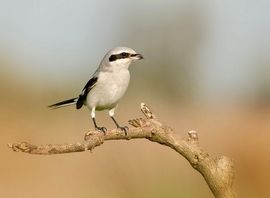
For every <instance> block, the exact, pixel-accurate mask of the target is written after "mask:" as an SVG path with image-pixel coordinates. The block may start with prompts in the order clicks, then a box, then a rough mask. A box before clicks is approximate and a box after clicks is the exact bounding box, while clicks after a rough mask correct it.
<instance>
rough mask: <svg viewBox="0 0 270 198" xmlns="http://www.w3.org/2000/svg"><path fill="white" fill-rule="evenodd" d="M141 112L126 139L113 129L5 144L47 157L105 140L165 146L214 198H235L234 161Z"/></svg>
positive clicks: (90, 147)
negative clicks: (77, 138)
mask: <svg viewBox="0 0 270 198" xmlns="http://www.w3.org/2000/svg"><path fill="white" fill-rule="evenodd" d="M141 111H142V112H143V114H144V116H145V118H138V119H133V120H129V124H130V125H132V126H133V127H132V128H131V129H129V131H128V135H127V136H125V134H124V133H123V132H121V131H119V130H116V129H113V130H110V131H107V132H106V134H105V135H104V134H103V133H100V132H98V131H88V132H87V133H86V134H85V137H84V141H82V142H78V143H71V144H56V145H52V144H47V145H33V144H30V143H27V142H17V143H13V144H8V146H9V147H10V148H11V149H13V151H20V152H25V153H29V154H41V155H50V154H63V153H72V152H82V151H87V150H90V151H91V150H93V149H94V148H95V147H97V146H100V145H101V144H103V143H104V141H108V140H124V139H125V140H130V139H136V138H146V139H148V140H150V141H152V142H156V143H159V144H162V145H165V146H168V147H170V148H172V149H173V150H175V151H176V152H177V153H179V154H180V155H182V156H183V157H185V158H186V159H187V160H188V161H189V163H190V164H191V166H192V167H193V168H194V169H195V170H197V171H198V172H199V173H201V175H202V176H203V177H204V179H205V181H206V183H207V184H208V186H209V188H210V189H211V191H212V193H213V194H214V196H215V197H217V198H231V197H232V198H234V197H236V193H235V191H234V188H233V180H234V169H233V162H232V160H231V159H230V158H228V157H226V156H218V157H212V156H210V155H209V154H208V153H207V152H205V151H204V150H203V149H202V147H200V146H199V139H198V134H197V132H196V131H189V132H188V138H186V139H184V138H181V137H180V136H179V135H177V134H176V133H174V132H173V130H172V129H171V128H170V127H168V126H166V125H164V124H162V123H161V122H160V121H159V120H158V119H157V118H156V116H155V115H154V114H153V113H152V112H151V110H150V109H149V108H148V107H147V106H146V105H145V104H144V103H142V104H141Z"/></svg>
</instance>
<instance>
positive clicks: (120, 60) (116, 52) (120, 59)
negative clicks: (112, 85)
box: [101, 47, 143, 69]
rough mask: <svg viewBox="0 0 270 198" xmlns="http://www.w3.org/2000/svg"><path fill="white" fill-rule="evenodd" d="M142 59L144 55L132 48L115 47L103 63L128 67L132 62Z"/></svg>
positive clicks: (116, 66)
mask: <svg viewBox="0 0 270 198" xmlns="http://www.w3.org/2000/svg"><path fill="white" fill-rule="evenodd" d="M140 59H143V56H142V55H141V54H138V53H137V52H135V51H134V50H133V49H131V48H128V47H115V48H113V49H111V50H110V51H109V52H108V53H107V54H106V55H105V57H104V59H103V60H102V63H101V64H104V63H105V64H104V65H107V66H112V67H114V68H119V69H121V68H128V67H129V65H130V64H131V63H132V62H134V61H136V60H140Z"/></svg>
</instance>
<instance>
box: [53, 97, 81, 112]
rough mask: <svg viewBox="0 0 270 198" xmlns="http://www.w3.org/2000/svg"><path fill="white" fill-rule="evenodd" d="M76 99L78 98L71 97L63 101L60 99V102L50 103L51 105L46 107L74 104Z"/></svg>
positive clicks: (54, 107)
mask: <svg viewBox="0 0 270 198" xmlns="http://www.w3.org/2000/svg"><path fill="white" fill-rule="evenodd" d="M77 100H78V98H72V99H69V100H65V101H62V102H58V103H55V104H52V105H50V106H48V107H49V108H51V109H57V108H61V107H65V106H69V105H73V104H76V103H77Z"/></svg>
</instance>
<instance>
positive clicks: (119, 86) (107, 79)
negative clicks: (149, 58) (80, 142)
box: [48, 47, 143, 135]
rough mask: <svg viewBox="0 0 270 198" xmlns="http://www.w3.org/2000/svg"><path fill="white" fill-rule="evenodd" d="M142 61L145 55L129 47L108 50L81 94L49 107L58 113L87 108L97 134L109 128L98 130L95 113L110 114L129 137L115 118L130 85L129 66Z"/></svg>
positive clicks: (99, 127) (117, 125) (124, 129)
mask: <svg viewBox="0 0 270 198" xmlns="http://www.w3.org/2000/svg"><path fill="white" fill-rule="evenodd" d="M141 59H143V56H142V54H139V53H137V52H136V51H135V50H133V49H131V48H128V47H114V48H112V49H111V50H109V51H108V52H107V53H106V54H105V56H104V57H103V59H102V61H101V62H100V64H99V67H98V68H97V70H96V71H95V72H94V74H93V75H92V76H91V78H90V80H89V81H88V82H87V83H86V85H85V86H84V88H83V90H82V92H81V94H80V95H79V96H78V97H76V98H72V99H68V100H64V101H61V102H58V103H55V104H52V105H50V106H48V107H49V108H50V109H58V108H61V107H66V106H70V105H76V109H81V108H82V106H86V107H87V108H88V109H89V110H90V112H91V118H92V121H93V124H94V127H95V130H98V131H100V132H103V133H104V134H105V133H106V131H107V128H106V127H103V126H98V125H97V122H96V111H103V110H108V114H109V116H110V117H111V119H112V121H113V122H114V124H115V125H116V127H117V128H118V129H120V130H121V131H123V132H124V133H125V135H127V131H128V127H127V126H120V125H119V124H118V122H117V121H116V119H115V118H114V114H115V109H116V108H117V106H118V103H119V100H120V99H121V98H122V97H123V96H124V94H125V92H126V90H127V88H128V85H129V81H130V72H129V66H130V64H131V63H133V62H135V61H137V60H141Z"/></svg>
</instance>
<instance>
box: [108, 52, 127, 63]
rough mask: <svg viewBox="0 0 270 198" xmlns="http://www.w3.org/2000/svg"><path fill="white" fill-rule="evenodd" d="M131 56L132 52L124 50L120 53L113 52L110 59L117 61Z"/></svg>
mask: <svg viewBox="0 0 270 198" xmlns="http://www.w3.org/2000/svg"><path fill="white" fill-rule="evenodd" d="M130 56H131V54H130V53H127V52H122V53H120V54H112V55H111V56H110V58H109V61H110V62H112V61H116V60H118V59H123V58H128V57H130Z"/></svg>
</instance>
